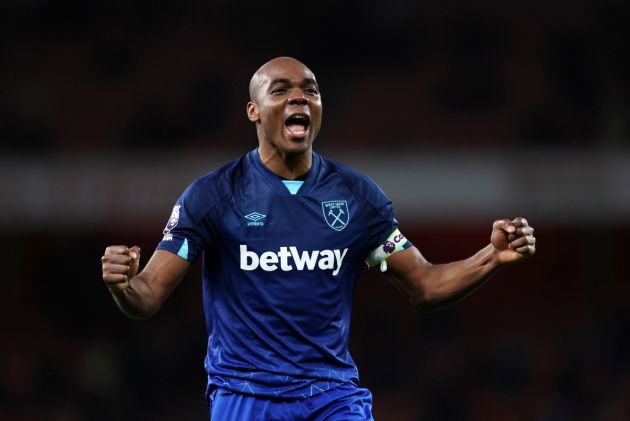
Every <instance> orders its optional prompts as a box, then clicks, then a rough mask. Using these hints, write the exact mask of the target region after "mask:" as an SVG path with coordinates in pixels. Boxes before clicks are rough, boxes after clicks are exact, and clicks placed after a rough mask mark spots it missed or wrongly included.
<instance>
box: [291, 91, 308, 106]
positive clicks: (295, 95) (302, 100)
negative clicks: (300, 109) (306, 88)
mask: <svg viewBox="0 0 630 421" xmlns="http://www.w3.org/2000/svg"><path fill="white" fill-rule="evenodd" d="M288 101H289V104H290V105H307V104H308V98H307V97H306V96H305V95H304V92H302V90H301V89H292V90H291V93H290V95H289V100H288Z"/></svg>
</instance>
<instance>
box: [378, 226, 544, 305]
mask: <svg viewBox="0 0 630 421" xmlns="http://www.w3.org/2000/svg"><path fill="white" fill-rule="evenodd" d="M535 244H536V238H535V237H534V229H533V228H532V227H530V226H529V224H528V223H527V220H526V219H525V218H520V217H519V218H515V219H513V220H511V221H510V220H508V219H501V220H498V221H495V222H494V224H493V227H492V235H491V237H490V244H488V245H487V246H486V247H484V248H483V249H481V250H479V251H478V252H477V253H476V254H474V255H473V256H471V257H469V258H468V259H465V260H459V261H456V262H452V263H446V264H438V265H434V264H431V263H429V262H428V261H427V260H426V259H425V258H424V257H423V256H422V254H420V251H419V250H418V249H417V248H415V247H410V248H408V249H407V250H404V251H401V252H398V253H396V254H394V255H392V256H391V257H390V258H389V259H388V260H387V271H386V272H385V276H386V277H387V278H388V279H389V280H390V281H392V282H393V283H394V285H396V287H398V289H399V290H400V291H401V292H402V293H403V294H404V295H406V296H407V298H409V300H410V301H411V302H412V303H413V304H416V305H419V306H421V307H423V308H425V309H429V310H432V309H436V308H440V307H444V306H447V305H449V304H452V303H454V302H456V301H459V300H461V299H463V298H464V297H466V296H468V295H469V294H471V293H472V292H473V291H475V290H476V289H477V288H479V287H480V286H481V285H483V284H484V283H485V282H486V281H487V280H488V279H489V278H490V276H492V274H494V273H495V272H496V271H497V270H498V269H499V268H500V267H501V266H504V265H507V264H511V263H516V262H520V261H522V260H525V259H527V258H528V257H530V256H532V255H534V253H535V252H536V246H535Z"/></svg>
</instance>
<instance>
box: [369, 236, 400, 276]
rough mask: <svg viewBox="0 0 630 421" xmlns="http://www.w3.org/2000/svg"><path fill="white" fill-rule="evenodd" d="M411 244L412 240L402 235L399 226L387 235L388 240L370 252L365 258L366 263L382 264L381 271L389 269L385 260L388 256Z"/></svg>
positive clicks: (370, 264) (372, 264)
mask: <svg viewBox="0 0 630 421" xmlns="http://www.w3.org/2000/svg"><path fill="white" fill-rule="evenodd" d="M410 246H411V242H410V241H409V240H407V238H406V237H405V236H404V235H402V233H401V232H400V230H399V229H398V228H396V230H394V232H392V233H391V234H390V235H389V237H387V240H385V241H384V242H383V244H381V245H379V246H378V247H377V248H375V249H374V250H372V251H371V252H370V254H369V255H368V257H367V259H365V263H366V264H367V265H368V267H374V266H378V265H380V266H381V271H382V272H384V271H385V270H387V263H385V260H387V258H388V257H389V256H391V255H392V254H395V253H398V252H399V251H402V250H404V249H406V248H409V247H410Z"/></svg>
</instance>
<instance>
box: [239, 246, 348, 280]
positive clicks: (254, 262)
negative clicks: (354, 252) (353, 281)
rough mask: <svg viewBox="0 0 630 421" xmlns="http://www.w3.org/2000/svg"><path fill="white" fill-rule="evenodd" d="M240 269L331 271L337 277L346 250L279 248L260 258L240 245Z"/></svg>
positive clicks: (267, 252)
mask: <svg viewBox="0 0 630 421" xmlns="http://www.w3.org/2000/svg"><path fill="white" fill-rule="evenodd" d="M240 247H241V269H243V270H256V269H258V268H261V269H262V270H264V271H266V272H273V271H275V270H278V269H280V270H282V271H285V272H289V271H292V270H315V269H320V270H332V271H333V273H332V274H333V276H337V274H338V273H339V269H341V263H342V262H343V258H344V257H346V253H348V249H347V248H345V249H343V250H312V251H301V252H300V251H298V249H297V247H293V246H291V247H280V250H279V251H277V252H274V251H266V252H264V253H262V254H261V255H260V256H259V255H258V253H256V252H255V251H250V250H247V245H245V244H241V245H240Z"/></svg>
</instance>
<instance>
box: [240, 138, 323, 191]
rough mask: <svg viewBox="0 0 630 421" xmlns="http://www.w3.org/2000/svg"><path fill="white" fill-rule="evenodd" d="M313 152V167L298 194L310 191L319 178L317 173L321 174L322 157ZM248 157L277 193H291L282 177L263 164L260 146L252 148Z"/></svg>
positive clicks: (306, 175)
mask: <svg viewBox="0 0 630 421" xmlns="http://www.w3.org/2000/svg"><path fill="white" fill-rule="evenodd" d="M312 153H313V160H312V164H311V168H310V169H309V170H308V172H307V173H306V174H305V177H304V184H302V187H300V190H299V191H298V192H297V193H296V195H297V196H299V195H303V194H306V193H308V191H309V190H310V189H311V185H312V184H313V183H314V182H315V180H316V178H317V174H319V168H320V161H321V157H320V156H319V155H318V154H316V153H315V152H312ZM247 158H248V160H249V162H250V163H251V164H252V165H253V166H254V167H255V168H256V169H257V170H258V172H259V173H260V174H261V175H262V176H263V178H264V179H265V180H266V181H267V182H268V183H269V184H270V185H271V186H272V187H273V188H274V190H276V192H277V193H280V194H285V195H291V192H289V190H288V189H287V187H286V186H285V185H284V183H283V182H282V178H280V177H279V176H278V175H276V174H275V173H273V172H271V170H270V169H269V168H267V167H266V166H265V164H263V162H262V161H261V159H260V155H259V154H258V148H256V149H254V150H252V151H251V152H249V153H248V154H247Z"/></svg>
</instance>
